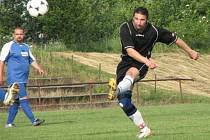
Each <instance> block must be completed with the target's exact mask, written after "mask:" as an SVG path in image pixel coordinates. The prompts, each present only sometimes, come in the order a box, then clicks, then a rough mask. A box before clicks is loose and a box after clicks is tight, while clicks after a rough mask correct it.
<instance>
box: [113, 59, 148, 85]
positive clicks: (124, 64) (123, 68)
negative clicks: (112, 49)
mask: <svg viewBox="0 0 210 140" xmlns="http://www.w3.org/2000/svg"><path fill="white" fill-rule="evenodd" d="M131 67H135V68H137V69H138V70H139V77H137V79H138V80H141V79H143V78H144V77H145V76H146V74H147V71H148V67H147V66H146V65H145V64H144V63H140V62H138V61H136V60H134V59H132V58H130V57H126V58H122V61H121V62H120V63H119V64H118V66H117V72H116V73H117V78H116V80H117V84H119V82H120V81H122V80H123V78H124V77H125V74H126V72H127V71H128V69H129V68H131ZM138 80H137V81H138Z"/></svg>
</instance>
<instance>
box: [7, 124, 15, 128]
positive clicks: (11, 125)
mask: <svg viewBox="0 0 210 140" xmlns="http://www.w3.org/2000/svg"><path fill="white" fill-rule="evenodd" d="M11 127H16V125H15V124H13V123H9V124H6V125H5V128H11Z"/></svg>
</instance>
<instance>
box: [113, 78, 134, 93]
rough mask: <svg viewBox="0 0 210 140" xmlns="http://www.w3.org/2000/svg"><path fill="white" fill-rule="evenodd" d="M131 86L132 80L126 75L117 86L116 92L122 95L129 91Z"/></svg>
mask: <svg viewBox="0 0 210 140" xmlns="http://www.w3.org/2000/svg"><path fill="white" fill-rule="evenodd" d="M132 84H133V78H132V77H131V76H129V75H126V76H125V77H124V78H123V80H122V81H121V82H120V83H119V84H118V85H117V92H118V93H123V92H126V91H128V90H131V86H132Z"/></svg>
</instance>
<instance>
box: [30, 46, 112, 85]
mask: <svg viewBox="0 0 210 140" xmlns="http://www.w3.org/2000/svg"><path fill="white" fill-rule="evenodd" d="M57 49H58V48H57ZM55 51H57V50H55ZM33 55H34V56H35V57H36V58H37V60H38V63H39V64H41V66H42V67H43V68H44V70H45V71H46V75H45V76H44V77H65V78H72V79H73V82H89V81H90V80H91V81H107V80H108V79H109V78H110V77H113V76H112V75H111V74H108V73H106V72H103V71H99V70H98V69H95V68H92V67H90V66H87V65H84V64H81V63H78V62H76V61H74V60H72V59H69V58H64V57H55V56H53V55H52V50H50V49H48V50H45V49H43V48H39V47H35V48H33ZM30 77H31V78H33V77H36V78H37V77H39V75H38V74H37V73H36V72H35V71H33V70H31V73H30Z"/></svg>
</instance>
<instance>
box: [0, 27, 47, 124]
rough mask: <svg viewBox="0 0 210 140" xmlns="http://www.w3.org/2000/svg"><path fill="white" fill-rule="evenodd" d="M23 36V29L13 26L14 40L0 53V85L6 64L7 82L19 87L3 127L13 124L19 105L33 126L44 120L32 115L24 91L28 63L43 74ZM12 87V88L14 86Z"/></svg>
mask: <svg viewBox="0 0 210 140" xmlns="http://www.w3.org/2000/svg"><path fill="white" fill-rule="evenodd" d="M24 37H25V33H24V29H22V28H20V27H17V28H15V30H14V33H13V38H14V40H13V41H10V42H8V43H6V44H5V45H4V46H3V48H2V51H1V55H0V84H1V85H2V81H3V70H4V65H5V64H6V66H7V84H8V85H12V86H13V85H14V83H15V86H17V85H18V87H19V94H17V97H16V99H15V102H14V103H13V104H12V105H11V106H10V107H9V112H8V113H9V115H8V119H7V123H6V125H5V127H13V126H15V125H14V124H13V122H14V119H15V116H16V115H17V113H18V107H19V106H21V108H22V109H23V111H24V113H25V115H26V116H27V117H28V118H29V120H30V121H31V123H32V125H33V126H38V125H40V124H42V123H43V122H44V120H40V119H36V118H35V117H34V114H33V112H32V110H31V108H30V106H29V100H28V96H27V92H26V84H27V81H28V76H29V68H30V65H31V66H32V67H34V68H35V69H36V70H37V71H38V72H39V74H44V71H43V69H42V68H41V67H40V66H39V65H38V63H37V62H36V59H35V57H34V56H33V55H32V53H31V51H30V49H29V46H28V45H27V44H25V43H24V42H23V41H24ZM12 89H14V87H13V88H12ZM1 93H2V94H3V91H2V90H0V94H1ZM1 96H2V95H1ZM1 98H3V97H1Z"/></svg>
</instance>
